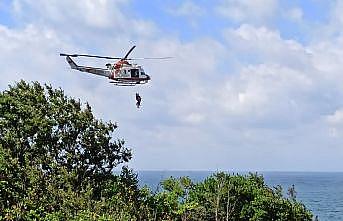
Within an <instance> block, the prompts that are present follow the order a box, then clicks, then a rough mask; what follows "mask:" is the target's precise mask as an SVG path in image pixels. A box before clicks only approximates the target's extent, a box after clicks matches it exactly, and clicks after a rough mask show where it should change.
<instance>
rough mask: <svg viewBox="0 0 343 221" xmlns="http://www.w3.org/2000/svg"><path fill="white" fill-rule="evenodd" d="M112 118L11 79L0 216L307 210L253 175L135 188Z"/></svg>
mask: <svg viewBox="0 0 343 221" xmlns="http://www.w3.org/2000/svg"><path fill="white" fill-rule="evenodd" d="M116 128H117V125H116V124H113V123H112V122H104V121H102V120H100V119H97V118H95V117H94V115H93V113H92V109H91V107H90V105H89V104H88V103H85V104H82V103H81V102H80V101H79V100H76V99H74V98H71V97H68V96H66V95H65V94H64V91H63V90H62V89H53V88H52V87H51V86H49V85H44V86H42V85H41V84H39V83H37V82H33V83H31V84H30V83H26V82H24V81H20V82H18V83H17V84H16V85H14V86H10V87H9V89H8V90H5V91H3V92H1V93H0V220H216V221H217V220H234V221H236V220H242V221H243V220H244V221H245V220H251V221H257V220H261V221H264V220H280V221H281V220H285V221H286V220H287V221H291V220H297V221H298V220H303V221H310V220H311V219H312V214H311V212H310V211H309V210H308V209H306V207H305V206H304V205H303V204H302V203H300V202H298V201H297V200H296V191H295V188H294V186H292V187H291V188H290V189H289V191H288V192H289V197H288V198H287V197H284V196H283V193H282V189H281V187H276V188H270V187H268V186H267V185H266V184H265V182H264V180H263V177H262V176H259V175H257V174H249V175H245V176H242V175H232V174H227V173H216V174H213V175H211V176H209V177H207V178H206V179H205V180H204V181H202V182H198V183H193V181H192V180H191V179H189V178H188V177H180V178H173V177H171V178H169V179H166V180H163V181H161V184H160V187H161V188H160V189H159V191H156V192H153V191H151V190H150V189H149V188H148V187H140V186H139V181H138V178H137V174H135V173H134V172H133V171H132V170H131V169H128V168H127V167H123V168H122V170H121V173H120V174H119V175H116V174H114V173H113V169H114V168H115V167H116V166H118V165H120V164H121V163H123V162H127V161H129V160H130V159H131V157H132V154H131V150H130V149H129V148H127V147H125V145H124V140H122V139H117V140H114V139H113V137H112V136H113V133H114V131H115V129H116Z"/></svg>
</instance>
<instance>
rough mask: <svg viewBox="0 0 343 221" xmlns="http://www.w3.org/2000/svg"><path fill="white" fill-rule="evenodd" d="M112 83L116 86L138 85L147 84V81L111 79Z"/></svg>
mask: <svg viewBox="0 0 343 221" xmlns="http://www.w3.org/2000/svg"><path fill="white" fill-rule="evenodd" d="M110 83H111V84H114V85H116V86H136V85H137V84H145V83H147V81H138V82H136V81H135V82H132V81H110Z"/></svg>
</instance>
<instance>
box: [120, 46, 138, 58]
mask: <svg viewBox="0 0 343 221" xmlns="http://www.w3.org/2000/svg"><path fill="white" fill-rule="evenodd" d="M135 47H136V45H134V46H132V48H131V49H130V50H129V51H128V52H127V53H126V55H125V56H124V57H123V60H128V59H127V57H128V56H129V54H130V53H131V52H132V51H133V49H135Z"/></svg>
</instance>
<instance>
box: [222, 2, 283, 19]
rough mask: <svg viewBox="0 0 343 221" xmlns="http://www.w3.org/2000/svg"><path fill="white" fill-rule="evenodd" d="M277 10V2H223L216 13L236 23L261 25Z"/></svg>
mask: <svg viewBox="0 0 343 221" xmlns="http://www.w3.org/2000/svg"><path fill="white" fill-rule="evenodd" d="M277 9H278V1H277V0H254V1H251V0H223V1H222V3H221V4H220V5H219V6H217V8H216V11H217V12H218V13H219V14H220V15H222V16H224V17H227V18H229V19H232V20H233V21H236V22H249V23H255V24H256V23H258V24H261V23H262V24H263V23H265V22H268V20H269V19H270V18H271V17H272V16H274V14H275V13H276V11H277Z"/></svg>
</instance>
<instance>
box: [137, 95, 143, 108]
mask: <svg viewBox="0 0 343 221" xmlns="http://www.w3.org/2000/svg"><path fill="white" fill-rule="evenodd" d="M136 101H137V103H136V106H137V108H139V107H140V106H141V101H142V98H141V96H139V94H138V93H136Z"/></svg>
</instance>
